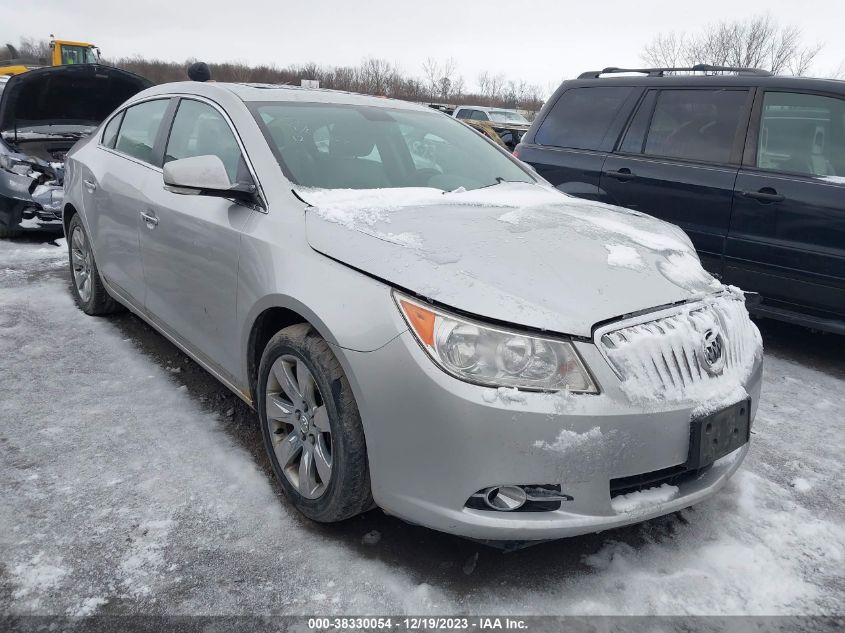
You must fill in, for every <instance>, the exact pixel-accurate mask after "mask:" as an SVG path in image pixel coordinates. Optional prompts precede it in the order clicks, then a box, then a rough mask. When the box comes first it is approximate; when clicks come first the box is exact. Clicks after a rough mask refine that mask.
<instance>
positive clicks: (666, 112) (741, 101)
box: [645, 90, 748, 163]
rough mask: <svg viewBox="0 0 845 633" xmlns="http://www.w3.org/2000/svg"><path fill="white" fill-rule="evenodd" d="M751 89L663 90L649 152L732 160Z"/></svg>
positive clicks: (647, 149) (648, 141) (687, 157)
mask: <svg viewBox="0 0 845 633" xmlns="http://www.w3.org/2000/svg"><path fill="white" fill-rule="evenodd" d="M747 98H748V91H747V90H662V91H660V94H659V95H658V97H657V105H656V107H655V109H654V116H653V117H652V119H651V126H650V127H649V130H648V138H647V139H646V144H645V153H646V154H649V155H651V156H665V157H668V158H684V159H689V160H700V161H706V162H711V163H729V162H730V160H731V152H732V151H733V146H734V140H735V139H736V134H737V129H738V128H739V123H740V118H741V114H742V112H743V110H744V106H745V103H746V100H747Z"/></svg>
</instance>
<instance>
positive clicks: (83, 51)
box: [62, 44, 97, 65]
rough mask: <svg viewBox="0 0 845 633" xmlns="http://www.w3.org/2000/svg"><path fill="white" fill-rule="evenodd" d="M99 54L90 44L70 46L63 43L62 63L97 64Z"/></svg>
mask: <svg viewBox="0 0 845 633" xmlns="http://www.w3.org/2000/svg"><path fill="white" fill-rule="evenodd" d="M96 63H97V56H96V55H94V49H93V48H91V47H89V46H69V45H67V44H62V64H63V65H68V64H96Z"/></svg>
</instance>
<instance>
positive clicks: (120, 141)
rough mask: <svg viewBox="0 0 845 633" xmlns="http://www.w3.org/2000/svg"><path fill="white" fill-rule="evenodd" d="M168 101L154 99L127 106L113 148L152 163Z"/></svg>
mask: <svg viewBox="0 0 845 633" xmlns="http://www.w3.org/2000/svg"><path fill="white" fill-rule="evenodd" d="M169 102H170V99H156V100H155V101H145V102H144V103H139V104H138V105H136V106H132V107H131V108H127V109H126V112H125V113H124V115H123V123H122V124H121V126H120V133H119V134H118V135H117V143H116V144H115V149H117V150H118V151H120V152H123V153H124V154H128V155H129V156H133V157H134V158H137V159H138V160H142V161H144V162H145V163H150V164H152V163H153V147H155V142H156V136H157V135H158V128H159V126H160V125H161V119H162V118H163V117H164V112H165V110H167V105H168V103H169Z"/></svg>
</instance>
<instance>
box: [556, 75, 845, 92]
mask: <svg viewBox="0 0 845 633" xmlns="http://www.w3.org/2000/svg"><path fill="white" fill-rule="evenodd" d="M562 85H564V86H568V87H573V86H643V87H649V88H659V87H692V86H695V87H707V86H725V87H732V86H736V87H754V88H756V87H762V88H784V89H787V90H818V91H820V92H842V93H845V81H841V80H839V79H817V78H812V77H788V76H782V75H772V76H763V75H671V76H666V77H648V76H643V75H638V76H631V75H626V76H621V75H613V76H605V77H598V78H594V77H591V78H584V79H571V80H567V81H564V82H563V84H562Z"/></svg>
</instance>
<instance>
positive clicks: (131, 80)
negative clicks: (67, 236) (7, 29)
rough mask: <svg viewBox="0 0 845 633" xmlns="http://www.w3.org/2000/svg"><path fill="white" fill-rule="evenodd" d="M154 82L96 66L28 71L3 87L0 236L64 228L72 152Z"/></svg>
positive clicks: (0, 101) (0, 100)
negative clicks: (65, 185) (68, 161)
mask: <svg viewBox="0 0 845 633" xmlns="http://www.w3.org/2000/svg"><path fill="white" fill-rule="evenodd" d="M151 85H152V83H151V82H150V81H148V80H147V79H144V78H143V77H139V76H138V75H135V74H132V73H130V72H127V71H124V70H120V69H117V68H111V67H108V66H101V65H98V64H90V65H76V66H58V67H50V68H40V69H35V70H30V71H27V72H25V73H21V74H19V75H15V76H13V77H10V78H9V79H8V80H6V81H4V82H3V84H0V86H2V92H0V237H14V236H16V235H19V234H21V233H22V232H24V231H28V230H42V231H44V230H46V231H55V232H57V233H60V232H61V231H62V223H61V213H62V200H63V192H62V187H63V181H64V160H65V155H66V154H67V152H68V150H69V149H70V148H71V147H72V146H73V144H74V143H76V142H77V141H78V140H79V139H81V138H85V137H86V136H87V135H88V134H90V133H91V132H92V131H93V130H95V129H96V128H97V126H98V125H99V124H100V122H101V121H102V120H103V119H105V118H106V117H107V116H108V115H109V113H111V112H112V111H113V110H114V109H115V108H116V107H117V106H119V105H120V104H121V103H123V102H124V101H126V99H128V98H130V97H131V96H133V95H135V94H136V93H138V92H140V91H141V90H143V89H145V88H148V87H149V86H151Z"/></svg>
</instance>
